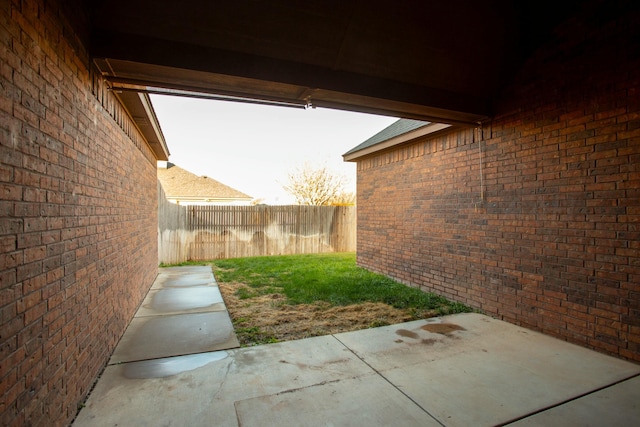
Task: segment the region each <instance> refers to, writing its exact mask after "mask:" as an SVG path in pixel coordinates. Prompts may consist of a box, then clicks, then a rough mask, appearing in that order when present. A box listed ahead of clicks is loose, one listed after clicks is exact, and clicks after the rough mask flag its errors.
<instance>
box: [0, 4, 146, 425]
mask: <svg viewBox="0 0 640 427" xmlns="http://www.w3.org/2000/svg"><path fill="white" fill-rule="evenodd" d="M61 4H63V5H64V7H65V8H66V9H65V10H68V11H72V12H70V13H65V11H63V10H61V9H59V8H58V7H56V2H54V1H53V2H52V1H48V2H44V1H38V0H23V1H19V0H15V1H3V2H0V91H2V96H1V97H0V247H1V248H2V251H1V253H0V331H1V332H0V395H1V396H2V397H1V399H0V425H3V426H14V425H15V426H18V425H34V426H36V425H47V426H50V425H65V424H68V423H69V422H70V421H71V420H72V419H73V417H74V415H75V413H76V410H77V406H78V404H79V403H81V402H82V400H83V398H84V397H85V396H86V395H87V393H88V391H89V389H90V387H91V385H92V383H93V381H94V379H95V378H96V376H97V375H98V374H99V372H100V370H101V369H102V368H103V366H104V365H105V364H106V362H107V360H108V358H109V356H110V354H111V352H112V350H113V348H114V346H115V345H116V343H117V341H118V340H119V338H120V337H121V335H122V334H123V333H124V330H125V328H126V326H127V324H128V321H129V320H130V318H131V317H132V316H133V314H134V312H135V309H136V308H137V306H138V304H139V303H140V302H141V300H142V298H143V296H144V295H145V293H146V291H147V290H148V288H149V286H150V285H151V283H152V281H153V279H154V278H155V275H156V273H157V207H156V201H157V194H156V192H157V187H156V186H157V183H156V171H155V159H154V158H153V156H152V154H151V152H150V150H149V149H148V148H147V146H146V145H145V143H144V141H143V140H142V138H141V137H140V135H138V134H137V132H136V130H135V127H134V126H132V124H131V123H130V122H129V121H128V117H127V116H126V114H125V112H124V110H122V108H121V107H120V105H119V104H118V103H117V101H116V99H115V98H114V97H113V94H111V93H110V92H108V91H106V90H105V88H104V87H103V84H102V83H103V82H102V81H101V79H100V78H99V77H98V76H96V75H94V73H93V72H92V71H91V69H90V67H89V65H88V64H89V59H88V57H87V54H86V50H85V48H84V44H83V40H84V36H83V34H87V33H88V31H86V30H87V28H86V27H85V26H84V25H85V23H86V22H87V19H86V16H84V15H83V13H82V7H81V3H80V2H78V3H77V4H74V2H73V1H68V0H66V1H64V2H61Z"/></svg>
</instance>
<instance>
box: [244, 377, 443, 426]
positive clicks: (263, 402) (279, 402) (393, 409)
mask: <svg viewBox="0 0 640 427" xmlns="http://www.w3.org/2000/svg"><path fill="white" fill-rule="evenodd" d="M235 408H236V414H237V416H238V424H239V425H241V426H247V427H250V426H256V427H262V426H297V425H304V426H309V427H311V426H334V425H335V426H353V427H361V426H407V427H408V426H416V427H418V426H426V427H428V426H434V427H435V426H438V427H439V426H440V425H441V424H440V423H439V422H437V421H436V420H435V419H433V418H431V417H429V416H425V412H424V411H423V410H422V409H421V408H420V407H418V406H417V405H415V404H414V403H413V402H412V401H410V400H409V399H407V398H406V396H404V395H403V394H402V393H400V392H399V391H398V389H396V388H395V387H393V386H392V385H391V384H389V383H388V382H387V381H385V380H384V379H383V378H382V377H380V376H377V375H366V376H362V377H357V378H347V379H343V380H340V381H335V382H323V383H320V384H318V385H315V386H311V387H304V388H300V389H296V390H287V391H284V392H282V393H278V394H274V395H270V396H260V397H255V398H252V399H245V400H240V401H237V402H235Z"/></svg>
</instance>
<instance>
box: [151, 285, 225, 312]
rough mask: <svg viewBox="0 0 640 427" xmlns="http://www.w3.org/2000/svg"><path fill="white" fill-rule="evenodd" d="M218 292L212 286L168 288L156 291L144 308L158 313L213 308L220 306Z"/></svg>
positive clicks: (220, 298)
mask: <svg viewBox="0 0 640 427" xmlns="http://www.w3.org/2000/svg"><path fill="white" fill-rule="evenodd" d="M222 303H223V300H222V295H221V294H220V290H219V289H218V288H217V287H214V286H193V287H189V288H182V289H179V288H169V289H162V290H160V291H156V292H155V294H154V295H153V298H152V299H151V302H150V303H149V304H147V305H146V308H148V309H150V310H153V311H155V312H158V313H166V312H175V311H182V310H193V309H203V308H208V307H213V306H215V305H216V304H222Z"/></svg>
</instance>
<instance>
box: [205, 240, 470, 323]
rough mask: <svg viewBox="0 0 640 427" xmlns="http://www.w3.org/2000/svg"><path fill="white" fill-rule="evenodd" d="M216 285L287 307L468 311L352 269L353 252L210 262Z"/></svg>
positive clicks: (426, 294)
mask: <svg viewBox="0 0 640 427" xmlns="http://www.w3.org/2000/svg"><path fill="white" fill-rule="evenodd" d="M207 264H211V265H212V266H213V269H214V273H215V276H216V279H217V280H218V281H220V282H242V283H244V284H246V285H248V288H245V289H242V290H240V291H239V292H240V294H239V295H238V296H239V297H240V298H251V297H254V296H257V295H264V294H268V293H283V294H284V295H285V296H286V297H287V303H289V304H304V303H308V304H311V303H314V302H317V301H325V302H327V303H329V304H331V305H333V306H340V305H350V304H358V303H362V302H382V303H386V304H389V305H391V306H393V307H395V308H400V309H410V310H412V311H413V310H415V314H416V318H421V317H423V316H421V315H419V312H422V311H424V312H427V311H429V312H431V313H433V312H435V313H436V314H452V313H461V312H470V311H472V310H471V309H470V308H469V307H467V306H465V305H463V304H460V303H455V302H451V301H449V300H447V299H446V298H443V297H441V296H437V295H435V294H431V293H425V292H422V291H420V290H418V289H414V288H411V287H408V286H405V285H403V284H401V283H398V282H396V281H394V280H391V279H389V278H387V277H385V276H382V275H380V274H375V273H372V272H370V271H367V270H365V269H363V268H360V267H357V266H356V255H355V253H337V254H336V253H330V254H311V255H286V256H268V257H250V258H234V259H224V260H215V261H211V262H209V263H207Z"/></svg>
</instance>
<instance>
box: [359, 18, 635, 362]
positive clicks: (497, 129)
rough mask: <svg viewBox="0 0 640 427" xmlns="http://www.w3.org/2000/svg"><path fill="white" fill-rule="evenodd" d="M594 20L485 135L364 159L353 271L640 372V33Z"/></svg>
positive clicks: (511, 96) (519, 87)
mask: <svg viewBox="0 0 640 427" xmlns="http://www.w3.org/2000/svg"><path fill="white" fill-rule="evenodd" d="M594 13H597V12H594ZM598 21H599V19H598V17H594V16H587V17H586V18H585V19H582V20H581V19H575V20H573V21H572V22H570V23H569V24H567V25H566V26H565V27H563V29H561V31H558V32H557V33H556V36H557V40H556V42H555V44H554V45H553V46H552V47H547V48H545V49H542V50H541V51H540V52H538V53H537V54H536V55H535V56H534V57H533V58H532V59H531V60H530V61H529V62H528V64H527V65H526V66H525V67H524V68H523V71H522V72H521V74H520V75H519V77H518V79H517V81H515V82H514V83H513V84H512V85H511V87H510V89H509V90H508V91H507V92H506V93H504V96H503V97H502V98H501V100H498V101H497V102H496V111H497V114H496V115H495V117H494V118H493V119H492V120H490V121H488V122H486V123H483V124H482V127H481V128H478V129H462V130H455V131H451V132H449V133H447V134H444V135H440V136H435V137H431V138H427V139H422V140H417V141H414V142H413V143H412V144H410V145H407V146H402V147H397V148H396V149H394V150H391V151H388V152H381V153H378V154H377V155H373V156H370V157H368V158H363V159H361V160H359V161H358V172H357V173H358V263H359V264H360V265H361V266H364V267H366V268H368V269H371V270H374V271H377V272H381V273H384V274H386V275H388V276H391V277H393V278H396V279H399V280H400V281H402V282H404V283H406V284H409V285H412V286H416V287H419V288H421V289H424V290H425V291H433V292H436V293H438V294H441V295H444V296H446V297H449V298H452V299H454V300H457V301H461V302H464V303H467V304H469V305H471V306H473V307H475V308H477V309H480V310H482V311H483V312H485V313H487V314H490V315H493V316H496V317H499V318H501V319H504V320H507V321H509V322H513V323H515V324H518V325H522V326H526V327H529V328H532V329H535V330H538V331H542V332H544V333H548V334H551V335H553V336H556V337H559V338H562V339H565V340H568V341H571V342H574V343H578V344H580V345H583V346H586V347H589V348H593V349H596V350H599V351H603V352H607V353H610V354H614V355H617V356H619V357H623V358H627V359H630V360H635V361H640V102H639V101H640V60H639V58H640V55H639V53H640V45H639V44H638V41H639V40H640V34H639V33H638V28H640V21H639V20H638V14H637V13H635V14H625V15H624V16H621V17H620V18H618V19H616V20H613V21H611V22H608V23H607V24H606V25H602V26H597V25H593V22H598ZM576 34H579V35H585V37H584V38H580V39H576V36H575V35H576Z"/></svg>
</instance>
